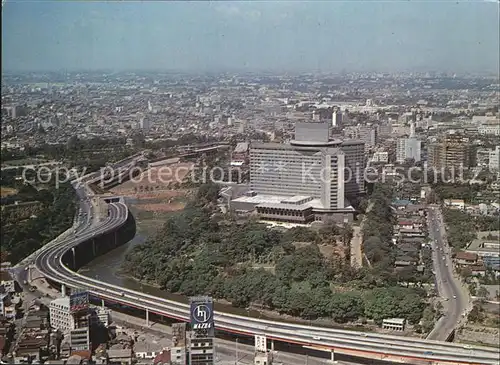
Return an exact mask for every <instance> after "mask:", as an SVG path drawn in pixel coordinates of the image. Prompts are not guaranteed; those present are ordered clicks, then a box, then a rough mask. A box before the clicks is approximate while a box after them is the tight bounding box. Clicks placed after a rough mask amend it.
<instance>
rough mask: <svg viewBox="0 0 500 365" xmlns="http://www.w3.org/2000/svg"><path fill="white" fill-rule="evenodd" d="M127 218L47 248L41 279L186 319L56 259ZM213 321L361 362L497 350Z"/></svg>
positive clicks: (469, 356)
mask: <svg viewBox="0 0 500 365" xmlns="http://www.w3.org/2000/svg"><path fill="white" fill-rule="evenodd" d="M127 215H128V209H127V206H126V205H125V204H124V203H123V202H118V203H111V204H109V216H108V217H107V219H106V220H105V221H103V222H99V223H97V224H94V225H90V226H86V227H84V228H83V233H78V237H77V238H76V239H75V238H69V239H66V240H62V241H61V242H59V243H57V244H55V245H52V246H49V247H47V249H46V250H44V251H43V252H42V253H40V254H39V255H38V256H37V258H36V261H35V264H36V267H37V268H38V270H39V271H40V272H41V273H43V275H44V276H46V277H47V278H49V279H52V280H54V281H56V282H60V283H64V284H66V285H67V286H69V287H78V288H85V289H87V290H89V291H90V293H91V294H92V295H94V296H96V297H100V298H103V299H106V300H110V301H115V302H118V303H122V304H126V305H129V306H132V307H137V308H141V309H147V310H149V311H151V312H153V313H158V314H162V315H165V316H168V317H173V318H177V319H179V320H187V319H188V317H189V306H188V305H187V304H183V303H177V302H174V301H171V300H167V299H163V298H157V297H154V296H151V295H147V294H144V293H141V292H136V291H133V290H128V289H125V288H120V287H117V286H114V285H111V284H108V283H105V282H101V281H98V280H95V279H92V278H89V277H86V276H84V275H81V274H79V273H76V272H73V271H71V270H70V269H69V268H67V267H66V266H65V265H64V264H63V263H62V261H61V258H62V256H63V255H64V253H66V252H68V251H70V250H71V248H72V247H74V246H76V245H78V244H80V243H81V242H83V241H85V240H88V239H91V238H92V237H94V236H97V235H100V234H104V233H106V232H109V231H111V230H115V229H117V228H119V227H120V226H121V225H123V224H124V223H125V221H126V220H127ZM215 323H216V327H217V328H219V329H224V330H226V331H229V332H234V333H241V334H245V335H254V334H266V335H267V337H268V339H275V340H280V341H284V342H289V343H297V344H301V345H305V346H313V347H315V348H321V349H325V350H328V351H330V350H335V351H336V352H339V353H345V354H350V355H354V356H361V357H367V358H376V359H381V360H390V361H398V362H408V361H419V360H427V361H433V362H439V363H448V364H488V365H489V364H492V365H493V364H498V351H497V350H496V349H492V348H485V347H469V346H463V345H457V344H452V343H445V342H437V341H429V340H422V339H416V338H405V337H399V336H390V335H380V334H373V333H369V334H368V333H366V334H365V333H360V332H354V331H346V330H337V329H329V328H321V327H311V326H304V325H296V324H288V323H284V322H277V321H269V320H261V319H256V318H250V317H243V316H237V315H232V314H226V313H216V314H215Z"/></svg>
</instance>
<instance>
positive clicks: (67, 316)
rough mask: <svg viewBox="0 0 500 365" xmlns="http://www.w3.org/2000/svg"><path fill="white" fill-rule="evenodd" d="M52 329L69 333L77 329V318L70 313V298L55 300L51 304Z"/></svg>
mask: <svg viewBox="0 0 500 365" xmlns="http://www.w3.org/2000/svg"><path fill="white" fill-rule="evenodd" d="M49 316H50V317H49V318H50V327H52V328H54V329H56V330H60V331H61V332H69V331H71V330H74V329H75V318H74V316H73V315H72V313H71V312H70V306H69V297H62V298H57V299H54V300H53V301H51V302H50V304H49Z"/></svg>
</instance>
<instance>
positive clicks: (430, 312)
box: [422, 306, 436, 332]
mask: <svg viewBox="0 0 500 365" xmlns="http://www.w3.org/2000/svg"><path fill="white" fill-rule="evenodd" d="M435 314H436V313H435V312H434V309H433V308H432V307H430V306H427V307H426V308H425V309H424V312H423V314H422V330H423V331H424V332H430V331H431V330H432V328H433V327H434V318H435Z"/></svg>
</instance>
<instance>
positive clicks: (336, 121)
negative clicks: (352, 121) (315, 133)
mask: <svg viewBox="0 0 500 365" xmlns="http://www.w3.org/2000/svg"><path fill="white" fill-rule="evenodd" d="M341 125H342V113H341V112H340V111H339V110H338V109H337V108H335V109H333V113H332V127H340V126H341Z"/></svg>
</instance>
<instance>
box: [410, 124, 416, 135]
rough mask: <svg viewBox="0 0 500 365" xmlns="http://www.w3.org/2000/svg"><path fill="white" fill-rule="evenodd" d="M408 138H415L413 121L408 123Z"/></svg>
mask: <svg viewBox="0 0 500 365" xmlns="http://www.w3.org/2000/svg"><path fill="white" fill-rule="evenodd" d="M410 138H415V123H414V122H411V123H410Z"/></svg>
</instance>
